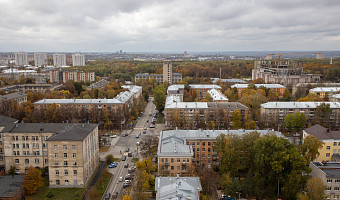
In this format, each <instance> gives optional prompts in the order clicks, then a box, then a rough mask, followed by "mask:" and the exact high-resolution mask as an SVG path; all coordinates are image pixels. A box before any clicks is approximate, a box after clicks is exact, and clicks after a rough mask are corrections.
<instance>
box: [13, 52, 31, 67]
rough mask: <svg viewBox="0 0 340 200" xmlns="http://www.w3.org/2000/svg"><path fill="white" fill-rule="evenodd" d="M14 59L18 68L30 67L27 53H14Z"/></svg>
mask: <svg viewBox="0 0 340 200" xmlns="http://www.w3.org/2000/svg"><path fill="white" fill-rule="evenodd" d="M14 57H15V64H16V65H17V66H24V65H28V54H27V53H26V52H16V53H14Z"/></svg>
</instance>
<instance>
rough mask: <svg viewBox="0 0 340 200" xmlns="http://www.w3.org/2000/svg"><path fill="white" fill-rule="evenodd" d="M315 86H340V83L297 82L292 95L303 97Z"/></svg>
mask: <svg viewBox="0 0 340 200" xmlns="http://www.w3.org/2000/svg"><path fill="white" fill-rule="evenodd" d="M313 87H340V83H297V84H295V85H293V86H292V95H293V96H294V97H297V98H300V97H303V96H305V95H307V94H308V92H309V90H310V89H311V88H313Z"/></svg>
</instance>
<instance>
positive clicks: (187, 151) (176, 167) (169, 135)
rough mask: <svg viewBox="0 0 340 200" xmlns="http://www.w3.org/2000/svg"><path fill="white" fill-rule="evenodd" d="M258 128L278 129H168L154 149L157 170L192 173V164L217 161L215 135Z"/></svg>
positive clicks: (184, 173) (260, 131)
mask: <svg viewBox="0 0 340 200" xmlns="http://www.w3.org/2000/svg"><path fill="white" fill-rule="evenodd" d="M255 131H256V132H258V133H260V135H266V134H275V135H276V136H278V137H284V136H283V135H282V134H281V133H279V132H276V131H272V130H241V129H240V130H169V131H162V132H161V133H160V137H159V138H160V139H159V144H158V149H157V156H158V172H159V174H161V175H170V176H175V175H181V176H185V175H188V174H190V173H192V172H193V171H192V170H193V169H194V167H196V168H199V169H204V168H206V167H207V168H211V167H213V166H215V165H218V164H219V162H218V158H219V157H218V154H217V152H216V151H215V147H214V146H215V144H216V138H217V137H218V136H219V135H220V134H225V135H228V134H233V135H238V136H242V135H243V134H246V133H251V132H255Z"/></svg>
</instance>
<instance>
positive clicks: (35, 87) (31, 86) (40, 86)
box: [0, 83, 63, 94]
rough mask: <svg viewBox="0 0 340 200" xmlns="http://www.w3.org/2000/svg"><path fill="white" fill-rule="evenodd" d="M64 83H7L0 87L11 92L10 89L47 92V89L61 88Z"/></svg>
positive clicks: (1, 89) (0, 89)
mask: <svg viewBox="0 0 340 200" xmlns="http://www.w3.org/2000/svg"><path fill="white" fill-rule="evenodd" d="M62 86H63V85H62V84H48V83H44V84H33V83H32V84H16V85H6V86H3V87H0V91H4V92H9V91H16V92H40V93H42V94H45V92H46V91H47V90H49V91H53V90H55V89H59V88H61V87H62Z"/></svg>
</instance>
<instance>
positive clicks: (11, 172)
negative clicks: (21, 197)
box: [8, 165, 16, 178]
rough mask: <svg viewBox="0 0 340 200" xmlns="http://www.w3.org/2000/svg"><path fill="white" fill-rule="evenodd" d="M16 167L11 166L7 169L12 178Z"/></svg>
mask: <svg viewBox="0 0 340 200" xmlns="http://www.w3.org/2000/svg"><path fill="white" fill-rule="evenodd" d="M15 170H16V167H15V166H13V165H12V166H11V167H10V168H9V170H8V175H12V177H13V178H14V175H15V174H16V173H15Z"/></svg>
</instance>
